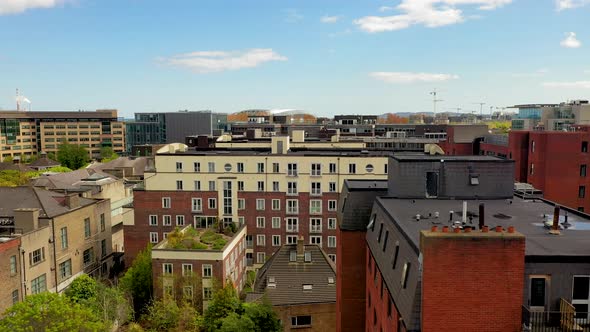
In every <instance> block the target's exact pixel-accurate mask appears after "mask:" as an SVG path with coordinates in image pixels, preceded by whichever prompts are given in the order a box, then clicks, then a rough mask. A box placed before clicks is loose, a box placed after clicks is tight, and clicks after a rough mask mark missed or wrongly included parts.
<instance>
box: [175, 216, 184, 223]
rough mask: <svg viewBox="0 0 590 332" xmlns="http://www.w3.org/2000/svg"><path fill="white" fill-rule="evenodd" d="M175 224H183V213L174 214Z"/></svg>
mask: <svg viewBox="0 0 590 332" xmlns="http://www.w3.org/2000/svg"><path fill="white" fill-rule="evenodd" d="M176 226H184V216H183V215H177V216H176Z"/></svg>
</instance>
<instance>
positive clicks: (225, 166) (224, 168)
mask: <svg viewBox="0 0 590 332" xmlns="http://www.w3.org/2000/svg"><path fill="white" fill-rule="evenodd" d="M223 170H224V171H226V172H229V171H231V164H225V165H223Z"/></svg>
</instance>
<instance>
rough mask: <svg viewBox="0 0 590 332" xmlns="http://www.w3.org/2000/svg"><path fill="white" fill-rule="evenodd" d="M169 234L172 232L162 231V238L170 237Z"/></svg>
mask: <svg viewBox="0 0 590 332" xmlns="http://www.w3.org/2000/svg"><path fill="white" fill-rule="evenodd" d="M168 234H170V232H163V233H162V238H163V239H164V240H166V239H167V238H168Z"/></svg>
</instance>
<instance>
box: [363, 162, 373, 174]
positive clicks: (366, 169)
mask: <svg viewBox="0 0 590 332" xmlns="http://www.w3.org/2000/svg"><path fill="white" fill-rule="evenodd" d="M374 170H375V167H373V165H371V164H368V165H367V166H365V171H367V173H373V171H374Z"/></svg>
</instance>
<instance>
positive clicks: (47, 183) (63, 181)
mask: <svg viewBox="0 0 590 332" xmlns="http://www.w3.org/2000/svg"><path fill="white" fill-rule="evenodd" d="M93 176H95V177H100V178H112V179H116V178H115V177H114V176H112V175H110V174H107V173H104V172H101V171H99V170H94V169H89V168H83V169H78V170H75V171H71V172H65V173H57V174H52V175H46V176H40V177H38V178H35V179H33V180H31V184H32V185H33V186H35V187H44V188H47V189H59V190H75V189H79V188H80V185H81V184H83V182H81V181H83V180H85V179H88V180H97V179H96V178H94V177H93Z"/></svg>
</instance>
